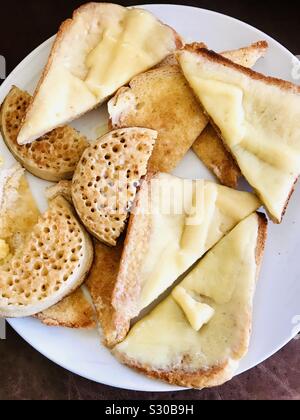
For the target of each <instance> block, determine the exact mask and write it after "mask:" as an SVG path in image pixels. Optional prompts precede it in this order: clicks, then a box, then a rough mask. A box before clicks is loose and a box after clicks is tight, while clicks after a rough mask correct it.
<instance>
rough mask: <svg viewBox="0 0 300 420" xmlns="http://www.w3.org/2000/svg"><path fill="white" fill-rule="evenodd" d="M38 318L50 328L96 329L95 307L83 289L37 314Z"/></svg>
mask: <svg viewBox="0 0 300 420" xmlns="http://www.w3.org/2000/svg"><path fill="white" fill-rule="evenodd" d="M36 318H37V319H39V320H40V321H42V323H43V324H45V325H47V326H49V327H65V328H74V329H80V328H85V329H92V328H95V327H96V321H95V313H94V308H93V305H92V304H91V303H90V302H89V301H88V299H87V298H86V297H85V295H84V292H83V290H82V289H81V288H80V289H77V290H76V291H75V292H73V293H72V294H71V295H70V296H67V297H66V298H64V299H63V300H62V301H61V302H59V303H57V304H56V305H54V306H52V307H51V308H49V309H46V310H45V311H44V312H41V313H39V314H37V315H36Z"/></svg>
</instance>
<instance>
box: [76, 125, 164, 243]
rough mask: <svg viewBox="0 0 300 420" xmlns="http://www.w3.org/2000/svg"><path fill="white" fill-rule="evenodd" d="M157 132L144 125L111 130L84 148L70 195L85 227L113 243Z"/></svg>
mask: <svg viewBox="0 0 300 420" xmlns="http://www.w3.org/2000/svg"><path fill="white" fill-rule="evenodd" d="M156 137H157V132H156V131H154V130H149V129H146V128H137V127H132V128H126V129H121V130H115V131H111V132H110V133H108V134H106V135H104V136H103V137H101V138H100V139H99V140H97V141H96V142H94V143H93V144H92V145H91V146H90V147H89V148H88V149H86V150H85V152H84V154H83V156H82V158H81V160H80V162H79V164H78V166H77V169H76V171H75V174H74V177H73V182H72V198H73V203H74V206H75V208H76V210H77V213H78V215H79V217H80V219H81V220H82V222H83V223H84V225H85V226H86V228H87V229H88V230H89V231H90V232H91V233H92V235H94V236H95V238H97V239H98V240H100V241H102V242H104V243H106V244H108V245H111V246H115V245H116V241H117V239H118V238H119V236H120V235H121V233H122V232H123V230H124V228H125V223H126V220H127V218H128V213H129V211H130V208H131V205H132V203H133V200H134V198H135V194H136V191H137V188H138V186H139V183H140V180H141V178H142V177H143V176H144V175H145V174H146V172H147V164H148V160H149V157H150V155H151V153H152V150H153V145H154V143H155V140H156Z"/></svg>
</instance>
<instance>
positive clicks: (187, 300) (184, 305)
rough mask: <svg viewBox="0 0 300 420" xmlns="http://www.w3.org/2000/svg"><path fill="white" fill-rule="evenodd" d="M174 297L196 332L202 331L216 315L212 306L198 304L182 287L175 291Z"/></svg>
mask: <svg viewBox="0 0 300 420" xmlns="http://www.w3.org/2000/svg"><path fill="white" fill-rule="evenodd" d="M172 297H173V299H174V300H175V302H176V303H177V304H178V305H179V306H180V308H181V309H182V310H183V312H184V313H185V316H186V317H187V319H188V321H189V323H190V324H191V327H192V328H193V329H194V330H195V331H199V330H201V328H202V327H203V325H205V324H208V322H209V321H210V320H211V319H212V317H213V316H214V314H215V310H214V309H213V308H212V307H211V306H209V305H207V304H206V303H201V302H198V301H197V300H196V299H195V298H193V296H191V295H190V294H189V293H188V292H187V291H186V289H184V288H183V287H181V286H178V287H176V288H175V289H174V290H173V292H172Z"/></svg>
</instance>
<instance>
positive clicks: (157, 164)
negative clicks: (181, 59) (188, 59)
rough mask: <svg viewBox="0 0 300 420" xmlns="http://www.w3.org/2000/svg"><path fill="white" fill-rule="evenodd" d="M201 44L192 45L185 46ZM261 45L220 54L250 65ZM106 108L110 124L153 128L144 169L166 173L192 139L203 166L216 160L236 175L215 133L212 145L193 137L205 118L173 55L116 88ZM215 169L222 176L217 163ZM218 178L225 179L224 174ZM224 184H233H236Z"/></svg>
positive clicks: (213, 164)
mask: <svg viewBox="0 0 300 420" xmlns="http://www.w3.org/2000/svg"><path fill="white" fill-rule="evenodd" d="M203 46H204V44H198V43H194V44H192V45H191V46H190V47H192V48H201V47H203ZM267 47H268V44H267V43H266V42H263V41H262V42H258V43H256V44H253V45H251V46H249V47H245V48H241V49H239V50H234V51H230V52H226V53H224V54H225V56H231V57H232V59H234V60H236V62H237V63H241V64H247V65H249V66H253V65H254V64H255V63H256V61H257V60H258V59H259V58H260V57H262V56H263V55H264V54H265V52H266V50H267ZM108 110H109V114H110V121H111V126H112V127H113V128H121V127H131V126H140V127H148V128H152V129H155V130H157V131H158V138H157V141H156V143H155V146H154V150H153V153H152V156H151V159H150V161H149V170H150V171H154V172H156V171H160V172H167V173H169V172H171V171H172V170H173V169H175V168H176V167H177V165H178V164H179V162H180V161H181V160H182V158H183V157H184V156H185V155H186V153H187V152H188V150H189V149H190V148H191V146H192V145H193V143H194V142H195V141H196V142H195V143H194V151H195V152H196V154H197V155H198V156H199V157H200V159H202V160H203V161H204V163H205V164H206V165H207V166H208V167H209V169H215V168H216V159H217V160H218V161H222V162H224V163H223V165H224V168H225V167H227V168H229V169H231V168H232V169H231V171H232V172H237V173H239V171H238V168H237V166H236V165H235V163H234V161H233V159H232V158H231V157H230V154H229V153H228V152H227V151H226V150H225V148H224V146H223V144H222V141H221V140H220V139H219V137H218V135H217V133H215V134H214V139H213V140H214V141H213V143H211V142H210V138H207V137H204V138H201V137H199V136H200V135H201V133H202V132H203V130H204V129H205V127H206V126H207V123H208V119H207V117H206V116H205V115H204V114H203V112H202V110H201V107H200V106H199V103H198V101H197V99H196V98H195V96H194V94H193V92H192V90H191V89H190V87H189V85H188V83H187V81H186V79H185V78H184V77H183V75H182V72H181V70H180V68H179V66H178V62H177V60H176V58H175V55H174V54H173V55H170V56H168V57H167V58H166V60H164V61H163V62H162V63H160V65H159V67H158V68H155V69H153V70H150V71H148V72H146V73H143V74H140V75H138V76H136V77H135V78H133V79H132V80H131V82H130V84H129V87H123V88H121V89H120V90H119V91H118V92H117V93H116V95H115V97H114V98H112V99H111V100H110V101H109V103H108ZM197 138H198V140H197ZM198 145H199V146H198ZM227 172H228V170H227ZM215 173H216V174H217V175H222V173H223V169H222V167H221V168H220V169H219V172H217V171H215ZM222 178H223V180H224V179H225V181H226V180H227V178H226V177H225V176H223V177H222ZM225 183H226V182H225ZM230 186H236V183H234V185H232V183H231V184H230Z"/></svg>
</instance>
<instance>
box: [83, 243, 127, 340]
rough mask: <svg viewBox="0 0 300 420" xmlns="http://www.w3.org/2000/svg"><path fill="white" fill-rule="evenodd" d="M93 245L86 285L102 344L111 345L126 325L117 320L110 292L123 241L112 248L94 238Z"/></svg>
mask: <svg viewBox="0 0 300 420" xmlns="http://www.w3.org/2000/svg"><path fill="white" fill-rule="evenodd" d="M94 245H95V258H94V263H93V266H92V268H91V271H90V274H89V276H88V278H87V280H86V286H87V288H88V290H89V292H90V295H91V297H92V301H93V303H94V306H95V310H96V317H97V321H98V323H99V326H100V327H101V330H102V334H103V344H104V345H105V346H106V347H113V346H114V345H115V344H116V343H118V342H119V341H121V340H122V338H123V337H124V335H126V334H127V328H126V325H125V326H124V325H123V323H122V322H120V321H119V314H118V313H117V312H116V311H115V309H114V307H113V306H112V293H113V290H114V287H115V283H116V279H117V275H118V271H119V266H120V260H121V254H122V250H123V241H122V240H120V241H119V242H118V244H117V246H115V247H113V248H112V247H108V246H107V245H104V244H102V243H101V242H98V241H96V240H95V241H94Z"/></svg>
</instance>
